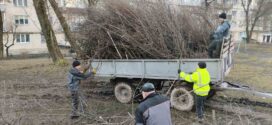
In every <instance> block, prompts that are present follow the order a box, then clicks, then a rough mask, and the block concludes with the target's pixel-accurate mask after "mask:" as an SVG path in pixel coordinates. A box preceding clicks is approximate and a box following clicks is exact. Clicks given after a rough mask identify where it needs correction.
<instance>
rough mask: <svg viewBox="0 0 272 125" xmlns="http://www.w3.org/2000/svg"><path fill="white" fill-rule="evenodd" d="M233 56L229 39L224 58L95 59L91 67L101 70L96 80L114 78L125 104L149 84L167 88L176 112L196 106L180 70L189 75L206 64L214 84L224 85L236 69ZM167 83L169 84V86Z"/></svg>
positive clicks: (117, 94) (222, 54)
mask: <svg viewBox="0 0 272 125" xmlns="http://www.w3.org/2000/svg"><path fill="white" fill-rule="evenodd" d="M233 54H234V43H233V42H231V40H230V39H225V40H224V41H223V44H222V47H221V54H220V58H215V59H208V58H207V59H101V60H98V59H95V60H91V65H92V67H94V68H96V69H97V74H96V77H107V78H110V79H111V81H112V82H113V83H114V84H115V87H114V94H115V97H116V98H117V100H118V101H119V102H121V103H129V102H131V101H132V100H133V98H134V99H135V98H136V97H138V96H137V95H140V91H141V90H140V89H141V84H142V83H144V82H146V81H149V82H152V83H154V85H155V87H156V89H158V90H161V89H162V88H165V87H166V86H167V88H168V89H167V92H166V95H168V94H169V93H170V92H171V96H170V100H171V103H172V105H173V106H174V107H175V108H176V109H178V110H191V108H192V106H193V104H194V103H190V102H188V100H192V99H193V96H192V95H191V91H192V87H191V86H188V85H189V84H184V82H185V81H183V80H182V79H179V77H178V76H179V75H178V73H177V71H178V69H181V71H184V72H187V73H189V72H193V71H195V70H196V68H197V64H198V62H200V61H204V62H206V64H207V69H208V71H209V72H210V76H211V81H212V83H222V82H223V81H224V77H225V76H226V75H227V74H228V73H229V72H230V70H231V68H232V66H233V58H232V57H233ZM169 81H170V82H169ZM167 82H168V84H165V83H167ZM139 83H140V84H139ZM178 83H183V84H178ZM188 92H189V93H190V94H187V95H186V96H182V98H181V97H179V95H180V93H182V94H184V93H188ZM184 98H185V99H184ZM176 100H178V101H176ZM184 100H185V101H184ZM186 100H187V101H186Z"/></svg>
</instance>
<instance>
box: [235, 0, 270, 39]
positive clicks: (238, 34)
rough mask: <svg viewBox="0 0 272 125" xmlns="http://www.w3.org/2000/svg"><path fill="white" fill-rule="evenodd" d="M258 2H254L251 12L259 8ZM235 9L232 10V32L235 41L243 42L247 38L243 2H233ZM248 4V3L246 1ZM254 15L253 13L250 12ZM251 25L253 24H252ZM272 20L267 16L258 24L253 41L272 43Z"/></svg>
mask: <svg viewBox="0 0 272 125" xmlns="http://www.w3.org/2000/svg"><path fill="white" fill-rule="evenodd" d="M257 1H258V0H253V1H252V3H251V5H250V7H251V8H250V10H254V9H256V8H257ZM232 2H233V8H232V9H231V15H232V19H231V22H232V23H231V25H232V27H231V32H232V36H233V40H235V41H242V40H243V39H244V38H246V32H245V26H246V22H245V12H244V9H243V6H242V3H241V0H232ZM245 2H246V1H245ZM271 2H272V1H271ZM250 13H252V11H251V12H250ZM250 23H251V22H250ZM271 23H272V18H271V15H266V16H264V17H262V18H260V20H259V21H258V22H257V24H256V26H255V27H254V29H253V34H252V38H251V39H252V41H253V42H259V43H272V32H271V31H272V27H271Z"/></svg>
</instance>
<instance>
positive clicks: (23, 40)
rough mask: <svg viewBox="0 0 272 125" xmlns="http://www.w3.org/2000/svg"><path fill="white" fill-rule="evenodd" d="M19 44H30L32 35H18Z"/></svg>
mask: <svg viewBox="0 0 272 125" xmlns="http://www.w3.org/2000/svg"><path fill="white" fill-rule="evenodd" d="M16 42H17V43H29V42H30V35H29V34H16Z"/></svg>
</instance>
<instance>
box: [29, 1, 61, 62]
mask: <svg viewBox="0 0 272 125" xmlns="http://www.w3.org/2000/svg"><path fill="white" fill-rule="evenodd" d="M33 4H34V7H35V10H36V13H37V16H38V19H39V22H40V25H41V29H42V33H43V35H44V36H45V40H46V45H47V49H48V52H49V55H50V56H51V57H52V60H53V62H54V63H56V62H58V61H60V60H63V55H62V54H61V52H60V49H59V47H58V43H57V39H56V36H55V33H54V31H53V28H52V25H51V24H50V21H49V19H48V15H47V13H46V12H47V11H46V5H45V4H46V2H45V1H44V0H33Z"/></svg>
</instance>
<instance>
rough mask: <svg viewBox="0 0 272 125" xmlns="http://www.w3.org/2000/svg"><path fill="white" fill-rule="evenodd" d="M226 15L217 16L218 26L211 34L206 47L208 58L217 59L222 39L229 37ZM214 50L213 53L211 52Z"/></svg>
mask: <svg viewBox="0 0 272 125" xmlns="http://www.w3.org/2000/svg"><path fill="white" fill-rule="evenodd" d="M226 18H227V15H226V13H221V14H220V15H219V20H220V25H219V26H218V27H217V28H216V30H215V31H214V32H213V33H212V34H211V38H210V40H211V42H210V44H209V47H208V54H209V57H210V58H219V57H220V52H221V46H222V42H223V39H224V38H226V37H228V36H229V30H230V23H229V21H228V20H227V19H226ZM214 50H215V53H214V52H213V51H214Z"/></svg>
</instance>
